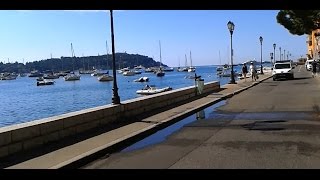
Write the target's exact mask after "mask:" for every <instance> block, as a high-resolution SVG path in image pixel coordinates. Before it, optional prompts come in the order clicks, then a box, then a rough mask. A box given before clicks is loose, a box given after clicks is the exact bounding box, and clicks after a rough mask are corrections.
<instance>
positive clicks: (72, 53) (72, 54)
mask: <svg viewBox="0 0 320 180" xmlns="http://www.w3.org/2000/svg"><path fill="white" fill-rule="evenodd" d="M74 56H75V54H74V50H73V46H72V43H71V58H72V71H73V73H74V62H73V57H74Z"/></svg>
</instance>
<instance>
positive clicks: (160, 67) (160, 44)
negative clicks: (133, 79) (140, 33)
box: [159, 41, 162, 70]
mask: <svg viewBox="0 0 320 180" xmlns="http://www.w3.org/2000/svg"><path fill="white" fill-rule="evenodd" d="M159 47H160V70H161V63H162V61H161V42H160V41H159Z"/></svg>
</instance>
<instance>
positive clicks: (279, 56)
mask: <svg viewBox="0 0 320 180" xmlns="http://www.w3.org/2000/svg"><path fill="white" fill-rule="evenodd" d="M279 50H280V53H279V59H280V61H281V47H279Z"/></svg>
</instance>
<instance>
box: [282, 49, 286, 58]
mask: <svg viewBox="0 0 320 180" xmlns="http://www.w3.org/2000/svg"><path fill="white" fill-rule="evenodd" d="M285 58H286V50H285V49H284V50H283V60H285Z"/></svg>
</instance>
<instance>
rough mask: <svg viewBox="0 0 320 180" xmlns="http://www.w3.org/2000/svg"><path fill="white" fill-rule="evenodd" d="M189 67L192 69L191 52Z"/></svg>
mask: <svg viewBox="0 0 320 180" xmlns="http://www.w3.org/2000/svg"><path fill="white" fill-rule="evenodd" d="M190 67H192V58H191V51H190Z"/></svg>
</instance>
